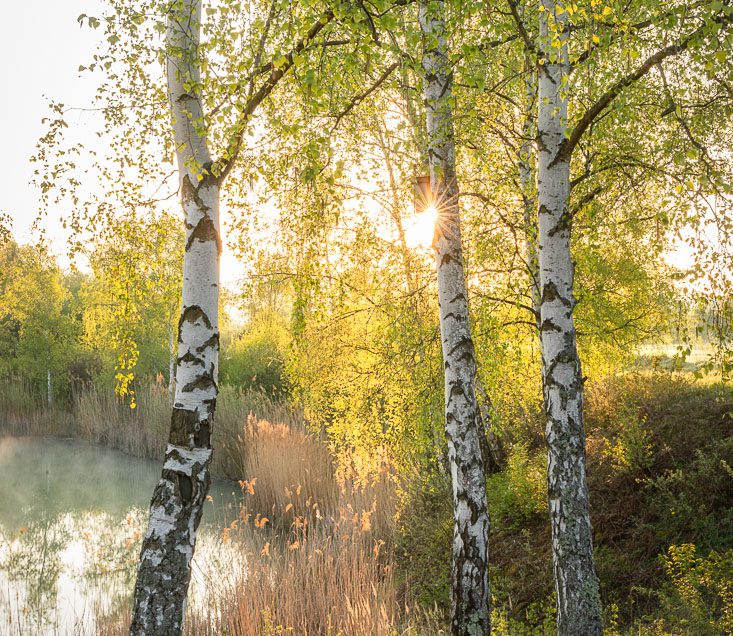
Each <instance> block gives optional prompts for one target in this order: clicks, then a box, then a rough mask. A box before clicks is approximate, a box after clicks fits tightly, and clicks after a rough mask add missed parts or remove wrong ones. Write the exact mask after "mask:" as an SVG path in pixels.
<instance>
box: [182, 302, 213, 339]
mask: <svg viewBox="0 0 733 636" xmlns="http://www.w3.org/2000/svg"><path fill="white" fill-rule="evenodd" d="M199 320H200V321H201V322H203V323H204V326H205V327H206V328H207V329H211V328H212V325H211V320H209V317H208V316H207V315H206V312H205V311H204V310H203V309H201V307H199V306H198V305H189V306H188V307H186V308H185V309H184V310H183V313H182V314H181V319H180V320H179V321H178V341H179V342H182V341H181V327H182V326H183V323H184V322H190V323H191V324H192V325H195V324H196V323H197V322H198V321H199Z"/></svg>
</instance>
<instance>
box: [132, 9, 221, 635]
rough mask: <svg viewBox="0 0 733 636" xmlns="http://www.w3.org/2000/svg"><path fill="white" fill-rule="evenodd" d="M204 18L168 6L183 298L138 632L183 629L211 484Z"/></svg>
mask: <svg viewBox="0 0 733 636" xmlns="http://www.w3.org/2000/svg"><path fill="white" fill-rule="evenodd" d="M200 21H201V6H200V0H179V2H176V3H172V5H171V9H170V13H169V15H168V29H167V46H168V50H167V55H168V59H167V73H168V90H169V97H170V103H171V108H172V115H173V129H174V133H175V140H176V145H177V148H178V150H177V159H178V170H179V177H180V190H181V200H182V205H183V210H184V213H185V219H186V221H185V222H186V249H185V255H184V261H183V270H184V274H183V304H182V309H181V316H180V320H179V324H178V359H177V361H176V391H175V400H174V406H173V413H172V417H171V429H170V437H169V442H168V446H167V448H166V453H165V463H164V465H163V472H162V475H161V479H160V481H159V482H158V485H157V486H156V488H155V492H154V493H153V499H152V501H151V503H150V519H149V525H148V529H147V532H146V534H145V538H144V539H143V546H142V551H141V554H140V564H139V567H138V572H137V582H136V584H135V598H134V606H133V613H132V624H131V627H130V634H132V635H136V636H143V635H145V636H152V635H155V636H168V635H171V636H173V635H176V636H177V635H178V634H180V633H181V632H182V629H183V620H184V615H185V609H186V595H187V591H188V584H189V581H190V578H191V559H192V558H193V552H194V547H195V542H196V531H197V529H198V525H199V522H200V521H201V514H202V512H203V507H204V502H205V501H206V495H207V493H208V490H209V483H210V477H209V464H210V462H211V454H212V450H211V446H210V438H211V428H212V424H213V417H214V409H215V406H216V397H217V371H218V354H219V331H218V302H219V253H220V240H219V184H218V182H217V181H216V180H215V179H214V178H213V177H212V176H211V175H210V174H209V173H208V172H207V171H208V169H209V168H210V167H211V159H210V157H209V151H208V148H207V145H206V139H205V136H204V132H203V130H202V123H201V122H202V108H201V102H200V97H199V95H198V91H199V86H200V80H199V72H198V59H197V56H198V39H199V29H200Z"/></svg>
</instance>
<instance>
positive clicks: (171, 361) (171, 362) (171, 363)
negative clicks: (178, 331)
mask: <svg viewBox="0 0 733 636" xmlns="http://www.w3.org/2000/svg"><path fill="white" fill-rule="evenodd" d="M175 351H176V350H175V347H174V344H173V326H172V325H168V392H169V393H170V394H171V395H173V391H174V390H175V386H176V381H175V375H174V374H175V372H176V356H175Z"/></svg>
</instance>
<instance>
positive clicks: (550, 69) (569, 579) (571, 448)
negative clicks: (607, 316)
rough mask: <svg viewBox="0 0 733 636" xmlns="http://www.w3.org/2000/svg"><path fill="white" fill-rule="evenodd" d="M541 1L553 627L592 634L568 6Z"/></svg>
mask: <svg viewBox="0 0 733 636" xmlns="http://www.w3.org/2000/svg"><path fill="white" fill-rule="evenodd" d="M542 6H543V7H544V11H541V12H540V16H541V17H540V40H541V42H542V48H543V55H544V64H542V65H541V66H540V72H539V76H540V77H539V117H538V135H539V138H538V146H539V167H538V168H539V171H538V177H539V179H538V198H539V264H540V287H541V290H542V296H541V324H540V338H541V341H542V363H543V375H544V378H543V380H544V393H545V410H546V413H547V433H546V434H547V445H548V471H547V472H548V476H547V478H548V496H549V505H550V521H551V526H552V552H553V560H554V577H555V589H556V592H557V631H558V634H560V635H561V636H594V635H595V634H601V633H602V631H603V630H602V623H601V603H600V597H599V593H598V579H597V577H596V572H595V564H594V559H593V537H592V528H591V522H590V512H589V504H588V486H587V483H586V477H585V431H584V428H583V376H582V374H581V370H580V359H579V357H578V351H577V346H576V335H575V325H574V322H573V308H574V307H575V303H576V301H575V298H574V296H573V269H574V266H573V262H572V259H571V255H570V221H571V219H570V218H569V216H568V200H569V196H570V160H569V156H567V155H568V153H566V152H564V146H565V140H566V137H565V129H566V126H567V113H568V103H567V96H566V95H565V86H566V82H567V77H568V75H569V72H570V65H569V62H568V48H567V12H566V11H565V6H564V5H563V6H559V5H558V6H556V5H555V2H554V0H542ZM553 42H554V43H555V45H556V46H555V47H554V48H553V47H552V43H553ZM558 43H559V44H558Z"/></svg>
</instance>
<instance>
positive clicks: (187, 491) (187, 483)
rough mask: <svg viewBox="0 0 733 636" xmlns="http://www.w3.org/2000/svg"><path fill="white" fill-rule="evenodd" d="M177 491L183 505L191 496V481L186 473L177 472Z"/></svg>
mask: <svg viewBox="0 0 733 636" xmlns="http://www.w3.org/2000/svg"><path fill="white" fill-rule="evenodd" d="M178 492H180V493H181V501H182V502H183V505H184V506H185V505H186V504H187V503H188V502H189V501H191V498H192V497H193V482H192V481H191V478H190V477H189V476H188V475H183V474H181V473H179V474H178Z"/></svg>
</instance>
